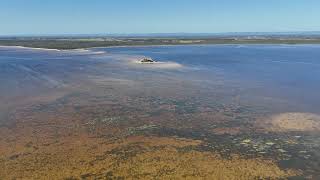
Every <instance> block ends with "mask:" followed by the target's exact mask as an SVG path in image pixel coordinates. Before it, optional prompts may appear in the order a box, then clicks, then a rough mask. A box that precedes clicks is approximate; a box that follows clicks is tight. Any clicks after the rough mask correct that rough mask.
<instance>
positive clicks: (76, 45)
mask: <svg viewBox="0 0 320 180" xmlns="http://www.w3.org/2000/svg"><path fill="white" fill-rule="evenodd" d="M215 44H216V45H224V44H225V45H229V44H230V45H232V44H234V45H241V44H243V45H249V44H285V45H299V44H315V45H316V44H320V38H269V39H268V38H262V39H251V38H202V39H201V38H199V39H195V38H125V39H124V38H121V39H111V40H110V39H103V40H98V39H95V38H91V39H90V38H89V39H59V38H58V39H52V38H50V39H41V38H40V39H37V38H29V39H28V38H23V39H19V38H13V39H0V46H16V47H29V48H37V49H51V50H57V51H58V50H76V49H89V48H108V47H149V46H174V45H215Z"/></svg>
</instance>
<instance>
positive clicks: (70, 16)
mask: <svg viewBox="0 0 320 180" xmlns="http://www.w3.org/2000/svg"><path fill="white" fill-rule="evenodd" d="M280 31H320V0H51V1H44V0H0V35H20V34H92V33H93V34H96V33H175V32H187V33H216V32H280Z"/></svg>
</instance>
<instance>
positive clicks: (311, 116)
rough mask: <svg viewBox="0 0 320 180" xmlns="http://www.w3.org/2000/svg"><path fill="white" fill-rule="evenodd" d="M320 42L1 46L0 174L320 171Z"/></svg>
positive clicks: (310, 174)
mask: <svg viewBox="0 0 320 180" xmlns="http://www.w3.org/2000/svg"><path fill="white" fill-rule="evenodd" d="M319 50H320V46H310V45H305V46H301V45H299V46H283V45H263V46H262V45H249V46H238V45H228V46H223V45H217V46H211V45H208V46H168V47H166V46H161V47H122V48H96V49H91V50H89V51H78V50H77V51H45V50H36V49H28V48H13V47H1V48H0V81H1V85H0V99H1V105H0V152H1V153H0V164H1V166H2V167H4V168H2V169H1V170H0V176H1V177H4V178H5V179H14V178H18V179H19V178H26V179H43V178H49V177H50V178H57V179H64V178H69V179H81V178H83V179H94V178H120V179H122V178H140V179H150V178H164V179H166V178H175V179H176V178H181V179H185V178H190V179H193V178H207V179H212V178H219V179H248V178H249V179H250V178H271V179H274V178H290V177H291V178H294V177H304V178H310V179H312V178H313V179H317V177H319V176H320V174H319V172H320V169H319V167H320V154H319V152H320V147H319V146H320V132H319V118H318V117H319V114H320V109H319V108H318V107H320V96H319V95H318V92H319V90H320V88H319V86H320V84H319V83H317V82H319V80H320V70H319V69H320V62H319V61H318V59H319V58H320V51H319ZM141 57H152V58H153V59H156V60H157V61H160V62H163V63H162V64H161V65H160V66H159V64H137V63H134V62H136V61H137V59H139V58H141ZM140 65H141V66H140ZM173 65H174V66H173ZM226 167H228V168H226ZM61 169H63V170H61Z"/></svg>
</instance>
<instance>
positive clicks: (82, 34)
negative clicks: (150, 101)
mask: <svg viewBox="0 0 320 180" xmlns="http://www.w3.org/2000/svg"><path fill="white" fill-rule="evenodd" d="M237 35H239V36H264V35H320V31H282V32H280V31H274V32H271V31H270V32H195V33H188V32H163V33H162V32H157V33H70V34H69V33H65V34H63V33H62V34H60V33H56V34H37V33H34V34H0V37H52V36H62V37H63V36H66V37H81V36H93V37H94V36H101V37H117V36H119V37H126V36H137V37H139V36H150V37H152V36H163V37H166V36H167V37H171V36H237Z"/></svg>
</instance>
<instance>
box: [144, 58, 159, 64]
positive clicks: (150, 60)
mask: <svg viewBox="0 0 320 180" xmlns="http://www.w3.org/2000/svg"><path fill="white" fill-rule="evenodd" d="M140 62H141V63H155V62H156V61H155V60H153V59H151V58H143V59H142V60H140Z"/></svg>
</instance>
